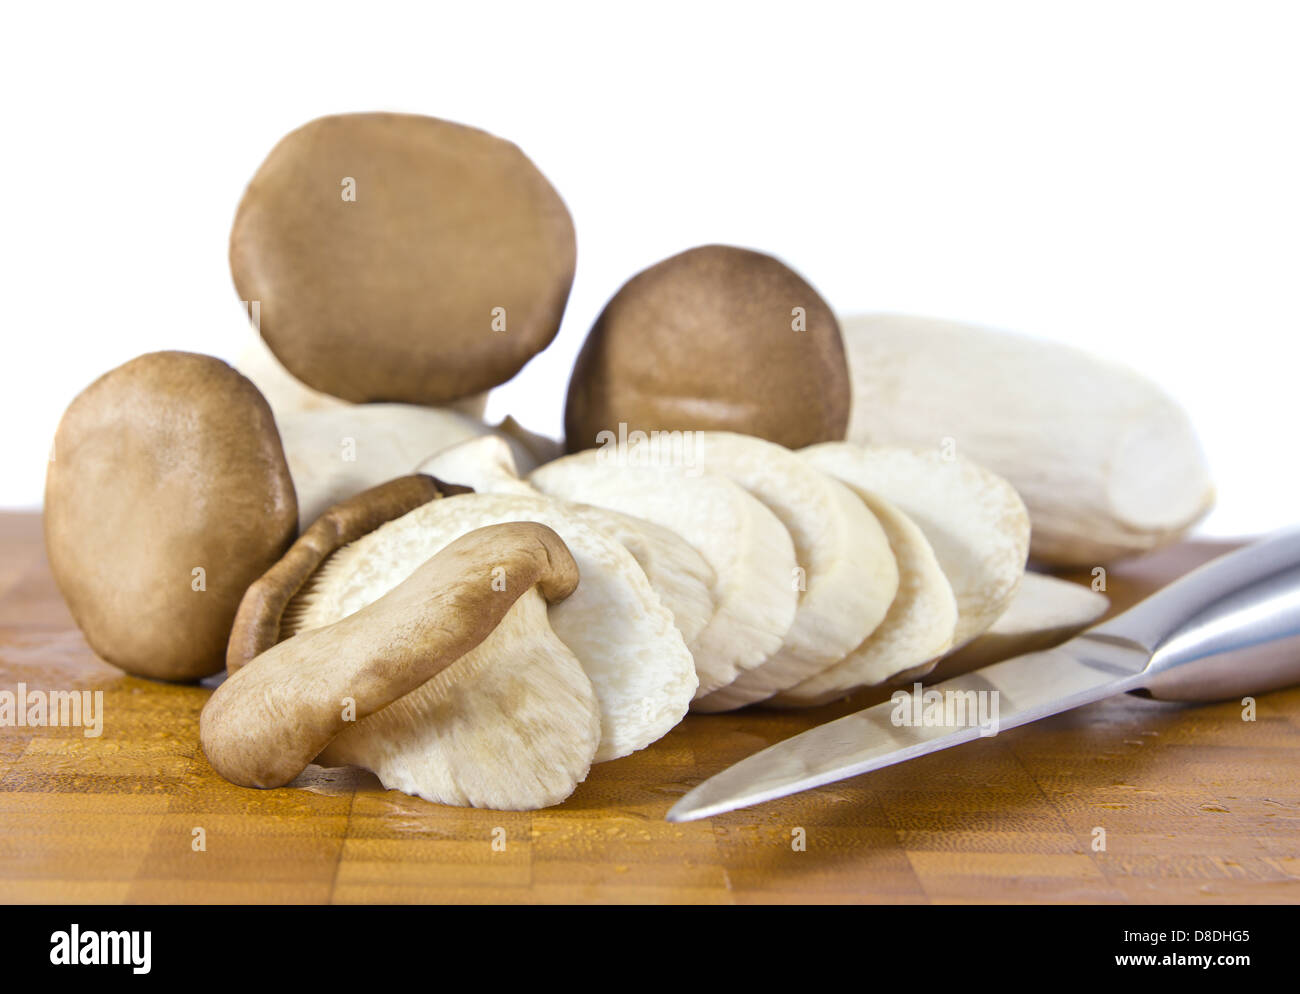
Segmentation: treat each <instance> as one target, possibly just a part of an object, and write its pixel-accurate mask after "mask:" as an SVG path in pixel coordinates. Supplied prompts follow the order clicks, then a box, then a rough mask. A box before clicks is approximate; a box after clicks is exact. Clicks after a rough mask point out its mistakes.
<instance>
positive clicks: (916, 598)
mask: <svg viewBox="0 0 1300 994" xmlns="http://www.w3.org/2000/svg"><path fill="white" fill-rule="evenodd" d="M854 490H855V492H856V493H857V494H858V496H859V497H861V498H862V500H864V501H865V502H866V504H867V506H868V507H869V508H870V509H871V512H872V514H874V515H875V516H876V520H877V521H879V522H880V524H881V527H883V528H884V529H885V534H886V535H887V536H888V537H889V547H890V548H891V549H892V550H893V552H894V558H895V559H896V560H897V562H898V595H897V596H896V597H895V598H894V603H893V604H891V605H890V607H889V613H888V614H886V615H885V620H884V621H882V622H881V623H880V626H879V627H878V628H877V629H876V630H875V631H874V632H872V633H871V634H870V635H868V636H867V638H866V640H865V641H864V642H863V643H862V644H861V645H860V646H858V647H857V648H856V649H855V650H853V652H851V653H849V655H848V656H847V657H845V658H844V659H843V660H841V661H840V662H838V663H836V664H835V665H834V666H832V667H830V668H829V669H825V670H823V671H822V672H820V673H818V674H817V675H816V676H813V677H810V678H809V679H807V680H805V681H804V682H803V683H800V684H798V685H796V686H794V687H791V688H790V689H789V690H786V691H782V692H781V693H780V694H777V695H776V696H775V697H773V698H771V699H770V701H769V702H768V703H770V704H774V705H779V706H801V707H812V706H815V705H818V704H825V703H827V702H828V701H833V700H835V699H836V698H838V697H841V696H842V695H843V694H845V693H846V692H848V691H850V690H853V689H854V688H857V687H866V686H873V685H875V684H879V683H885V682H887V681H889V680H891V679H893V678H895V677H897V676H898V675H899V674H900V673H912V674H916V673H917V672H918V671H920V672H926V671H928V670H929V669H930V666H931V665H933V664H934V662H935V661H936V660H938V658H939V657H940V656H941V655H943V653H944V652H946V651H947V649H948V647H949V646H951V645H952V638H953V634H954V632H955V631H956V627H957V598H956V597H955V596H954V595H953V592H952V585H951V584H950V583H949V582H948V580H947V578H946V577H945V576H944V575H943V570H942V569H941V568H940V566H939V560H938V558H937V557H936V556H935V554H934V549H933V548H932V547H931V546H930V543H929V541H928V540H927V539H926V537H925V534H924V532H922V531H921V529H920V528H918V527H917V525H916V523H915V522H913V521H912V519H911V518H909V517H908V516H907V515H905V514H903V512H902V511H900V510H899V509H898V508H897V507H895V506H894V505H893V504H892V503H890V502H889V501H887V500H885V499H884V498H883V497H878V496H876V495H875V494H873V493H871V492H869V491H867V490H862V489H859V488H854ZM1013 603H1014V601H1013ZM927 664H929V665H927Z"/></svg>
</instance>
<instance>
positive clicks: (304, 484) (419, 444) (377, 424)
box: [277, 404, 531, 531]
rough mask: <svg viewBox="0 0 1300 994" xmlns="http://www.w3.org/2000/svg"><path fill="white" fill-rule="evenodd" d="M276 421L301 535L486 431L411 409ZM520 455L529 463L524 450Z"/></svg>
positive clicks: (353, 410) (377, 407) (389, 407)
mask: <svg viewBox="0 0 1300 994" xmlns="http://www.w3.org/2000/svg"><path fill="white" fill-rule="evenodd" d="M277 423H278V425H279V427H280V436H281V438H283V440H284V451H285V457H286V458H287V459H288V462H289V471H290V472H291V473H292V474H293V482H294V486H295V487H296V488H297V492H298V518H299V523H300V527H301V529H302V530H304V531H305V530H306V529H307V527H308V526H309V525H310V524H311V523H312V522H313V521H315V520H316V518H317V517H319V516H320V515H321V514H322V513H324V511H325V510H326V509H327V508H329V507H331V506H333V505H334V504H337V503H338V502H339V501H341V500H345V499H347V498H348V497H351V496H353V495H354V494H358V493H361V492H362V491H363V490H367V489H369V488H370V487H374V486H378V485H379V484H381V483H385V482H387V481H388V480H391V479H393V478H394V477H397V476H402V475H403V474H406V473H409V472H410V471H411V467H412V466H414V465H416V464H417V463H418V462H419V461H420V460H422V459H424V458H426V457H427V456H428V455H429V453H431V452H437V451H439V450H440V449H444V448H447V447H448V446H451V445H455V444H457V443H458V442H463V441H465V440H466V439H470V438H477V437H479V436H481V435H490V434H491V433H492V429H491V428H490V427H488V426H487V425H485V424H483V423H482V422H481V421H478V420H476V419H474V418H471V417H469V416H468V415H466V414H461V413H459V412H457V411H450V410H446V409H443V408H436V407H417V406H414V405H412V404H346V405H342V406H334V407H326V408H320V409H317V410H309V411H287V412H283V413H280V414H279V415H278V416H277ZM518 458H520V459H521V460H526V459H527V458H528V457H527V455H526V454H525V453H524V452H523V450H522V448H521V449H520V451H519V453H518ZM525 464H526V465H531V464H529V463H526V462H525Z"/></svg>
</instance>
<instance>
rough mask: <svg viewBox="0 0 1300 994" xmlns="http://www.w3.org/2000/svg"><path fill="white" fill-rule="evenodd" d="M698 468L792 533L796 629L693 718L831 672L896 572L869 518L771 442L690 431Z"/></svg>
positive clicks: (891, 590) (890, 591)
mask: <svg viewBox="0 0 1300 994" xmlns="http://www.w3.org/2000/svg"><path fill="white" fill-rule="evenodd" d="M695 436H696V443H695V448H696V460H697V462H698V464H699V465H701V466H703V467H706V468H707V469H710V470H713V471H715V472H719V473H721V474H722V475H724V476H728V477H730V478H731V479H732V480H734V481H735V482H736V483H738V484H740V485H741V486H742V487H744V488H745V489H746V490H748V491H749V492H750V493H751V494H753V495H754V496H755V497H757V498H758V499H759V500H761V501H762V502H763V503H764V504H766V505H767V506H768V507H769V508H770V509H771V510H772V513H774V514H775V515H776V516H777V518H779V519H780V521H781V523H782V524H783V525H785V527H786V529H787V530H788V531H789V532H790V537H791V539H793V541H794V550H795V559H796V561H797V562H798V565H799V572H798V573H797V574H796V576H795V577H793V578H792V583H795V584H796V586H797V587H798V589H799V593H800V596H799V603H798V606H797V608H796V610H795V617H794V623H793V624H792V625H791V626H790V630H789V631H788V632H787V633H786V636H785V641H784V642H783V644H782V646H781V648H780V649H779V650H778V651H777V653H776V654H775V655H774V656H772V657H770V658H769V659H768V660H767V661H766V662H764V663H763V664H762V665H761V666H759V667H757V668H756V669H751V670H746V671H744V672H742V673H741V674H740V675H739V676H737V677H736V679H735V680H734V681H733V682H732V683H730V684H728V685H727V686H725V687H722V688H720V689H719V690H715V691H714V692H713V693H711V694H709V695H708V696H706V697H703V698H701V699H700V700H699V701H697V702H696V703H695V705H694V708H695V709H696V710H699V711H725V710H728V709H731V708H738V707H742V706H744V705H746V704H751V703H753V702H755V701H760V700H764V699H765V698H768V697H771V696H772V695H773V694H774V693H777V692H778V691H781V690H787V689H789V688H790V687H793V686H795V685H796V684H799V683H801V682H802V681H803V680H806V679H807V678H808V677H810V676H813V675H815V674H817V673H820V672H821V671H822V670H824V669H826V668H828V667H830V666H833V665H835V664H836V663H838V662H839V661H840V660H841V659H843V658H844V657H845V656H847V655H848V654H849V653H850V652H852V651H853V650H854V649H856V648H857V647H858V646H859V645H861V644H862V641H863V640H864V639H865V638H866V637H867V636H868V635H869V634H871V632H873V631H875V629H876V626H877V625H879V624H880V623H881V622H882V621H883V620H884V618H885V614H886V612H887V611H888V610H889V605H890V604H891V603H893V600H894V595H895V594H896V593H897V592H898V565H897V564H896V563H895V562H894V555H893V553H892V552H891V551H890V549H889V540H888V539H887V538H886V537H885V532H884V529H883V528H881V527H880V522H878V521H877V520H876V519H875V517H874V516H873V515H872V513H871V512H870V511H869V510H868V509H867V505H866V504H864V503H863V502H862V501H861V500H860V499H859V498H858V497H857V495H855V494H854V493H853V491H851V490H849V489H848V487H846V486H844V485H843V484H842V483H840V482H839V481H838V480H835V479H832V478H831V477H830V476H827V475H826V474H825V473H821V472H818V471H817V470H816V469H815V468H814V467H812V466H810V465H809V463H808V462H806V461H805V460H803V459H801V458H800V457H799V456H798V455H796V454H795V453H793V452H791V451H790V450H789V449H787V448H785V447H783V446H780V445H777V444H776V443H775V442H768V441H764V440H763V439H760V438H753V437H751V436H748V435H736V434H732V433H730V432H711V431H705V432H696V433H695Z"/></svg>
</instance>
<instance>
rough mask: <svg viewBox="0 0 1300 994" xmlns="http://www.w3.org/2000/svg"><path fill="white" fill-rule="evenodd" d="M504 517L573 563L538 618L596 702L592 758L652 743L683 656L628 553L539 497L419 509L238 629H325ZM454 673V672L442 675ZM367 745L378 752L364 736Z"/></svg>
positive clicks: (685, 670) (682, 676)
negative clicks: (278, 610) (574, 576)
mask: <svg viewBox="0 0 1300 994" xmlns="http://www.w3.org/2000/svg"><path fill="white" fill-rule="evenodd" d="M511 521H536V522H539V523H542V524H546V525H548V526H550V527H551V528H554V529H555V531H557V532H558V533H559V534H560V536H561V537H562V538H563V539H564V542H565V544H566V546H567V547H568V548H569V550H570V551H571V552H572V554H573V557H574V559H575V560H576V561H577V563H578V567H579V569H580V570H581V573H582V583H581V584H580V585H579V587H578V590H577V591H576V592H575V593H574V594H573V595H572V596H571V597H569V598H567V599H566V600H565V601H564V602H563V603H562V604H556V605H554V606H553V607H552V608H551V610H550V621H551V626H552V628H554V630H555V633H556V634H557V635H558V636H559V637H560V639H561V640H562V641H563V642H564V643H565V644H566V645H567V646H569V648H570V649H572V650H573V652H574V654H575V655H576V656H577V657H578V659H579V660H580V661H581V663H582V666H583V669H584V670H585V671H586V673H587V675H588V676H589V677H590V679H591V681H592V685H593V686H594V688H595V691H596V696H597V699H598V701H599V702H600V708H601V744H600V749H599V751H598V753H597V760H598V761H604V760H608V759H617V758H618V757H619V756H624V755H627V754H628V753H630V752H634V751H636V750H637V749H641V748H643V747H645V746H646V745H649V744H650V743H651V742H653V741H655V740H656V739H658V738H660V737H661V736H662V735H664V734H665V733H666V732H667V731H668V730H669V729H671V728H672V727H673V726H675V725H676V724H677V723H678V722H679V721H680V720H681V718H682V716H683V715H684V714H685V713H686V709H687V706H688V705H689V703H690V700H691V697H692V695H693V694H694V693H695V688H696V686H697V685H698V683H697V680H696V677H695V668H694V662H693V660H692V659H691V655H690V652H689V650H688V649H687V648H686V644H685V642H684V641H683V640H682V636H681V633H680V632H679V631H678V629H677V627H676V626H675V625H674V624H673V619H672V616H671V614H669V612H668V610H667V609H666V608H665V607H664V606H663V604H662V603H661V602H660V600H659V597H658V596H657V595H656V594H655V592H654V591H653V590H652V589H651V587H650V584H649V582H648V581H647V580H646V577H645V573H644V572H643V571H642V570H641V568H640V567H639V566H638V565H637V564H636V560H635V559H633V558H632V555H631V553H630V552H628V551H627V549H625V548H624V547H623V546H622V545H620V544H619V543H618V542H616V541H614V540H613V539H611V538H609V537H608V536H606V535H603V534H601V533H600V532H599V531H597V530H596V529H594V528H592V527H591V526H590V525H589V524H587V523H586V522H585V521H584V520H583V519H582V518H580V517H579V516H576V515H574V514H573V513H571V511H570V510H569V509H568V508H567V507H566V506H565V505H563V504H561V503H559V502H556V501H552V500H550V499H548V498H544V497H540V496H539V497H526V496H523V495H516V494H464V495H459V496H454V497H448V498H445V499H443V500H437V501H432V502H430V503H426V504H423V505H421V506H420V507H417V508H416V509H415V510H413V511H410V512H409V513H407V514H405V515H403V516H402V517H400V518H397V519H395V520H393V521H390V522H388V523H387V524H384V525H381V526H380V527H379V528H377V529H376V530H374V531H372V532H370V533H369V534H368V535H366V536H364V537H363V538H360V539H358V540H357V541H355V542H353V543H351V544H350V545H348V546H346V547H344V548H342V549H340V550H339V551H337V552H335V553H333V554H332V555H330V556H329V557H328V558H327V559H326V560H325V561H324V563H323V564H322V565H321V566H320V568H319V569H317V570H315V571H314V573H313V574H312V575H311V577H310V578H309V579H308V581H307V582H306V583H302V584H297V586H298V587H299V588H300V592H299V593H298V594H297V595H296V596H295V597H294V598H293V599H292V600H291V602H290V603H289V605H288V606H287V607H286V608H285V609H284V612H283V618H282V622H279V623H275V624H272V623H271V622H269V621H259V622H250V623H249V624H250V627H251V628H254V629H257V630H262V631H266V632H269V631H271V630H272V629H273V628H274V629H278V630H279V636H280V637H284V636H287V635H291V634H295V633H296V632H298V631H310V630H313V629H316V628H321V627H324V626H326V625H330V624H333V623H334V622H336V621H339V620H340V619H342V618H346V617H347V616H348V615H350V614H353V613H355V612H356V611H358V610H360V609H361V608H362V607H364V606H365V605H367V604H369V603H372V602H373V601H375V600H377V599H378V598H380V597H382V596H383V595H384V594H385V593H386V592H387V591H388V590H390V589H392V588H393V587H394V586H396V585H397V584H399V583H400V582H401V581H402V580H404V579H405V578H406V577H407V576H409V575H410V574H411V572H412V571H413V570H414V569H415V568H416V567H418V566H419V565H420V564H421V563H423V562H424V561H425V560H426V559H428V558H429V557H430V556H433V555H434V554H436V553H437V552H438V551H439V550H440V549H442V548H444V547H445V546H446V545H448V544H450V543H451V542H452V541H454V540H455V539H457V538H458V537H460V536H461V535H463V534H465V533H467V532H469V531H472V530H474V529H476V528H482V527H485V526H487V525H491V524H500V523H506V522H511ZM506 582H508V578H506ZM274 601H275V599H274V598H263V599H262V600H261V601H260V602H259V603H263V604H268V603H274ZM457 680H459V677H458V676H457V675H456V674H455V673H452V674H450V675H449V677H448V681H457ZM445 689H446V688H443V690H444V691H445ZM427 692H430V693H432V692H433V688H431V689H430V690H429V691H427ZM467 692H468V691H467ZM368 748H373V749H376V750H381V751H382V749H384V748H387V747H386V746H383V744H382V743H378V742H375V743H371V745H370V746H369V747H368ZM328 758H329V757H322V759H323V760H328ZM367 765H368V764H367Z"/></svg>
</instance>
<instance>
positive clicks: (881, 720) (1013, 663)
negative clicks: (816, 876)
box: [668, 635, 1148, 821]
mask: <svg viewBox="0 0 1300 994" xmlns="http://www.w3.org/2000/svg"><path fill="white" fill-rule="evenodd" d="M1147 659H1148V653H1147V652H1146V650H1144V649H1143V648H1142V647H1141V646H1137V645H1131V644H1125V643H1122V642H1108V641H1103V640H1100V639H1094V638H1089V637H1088V636H1086V635H1084V636H1079V637H1077V638H1075V639H1074V640H1072V641H1071V642H1069V643H1067V644H1066V645H1064V646H1058V647H1057V648H1055V649H1049V650H1047V651H1046V652H1033V653H1029V654H1028V655H1025V656H1018V657H1016V658H1015V659H1009V660H1006V661H1005V662H1001V663H994V664H993V665H991V666H986V667H985V668H984V669H982V670H976V671H975V672H973V673H966V674H963V675H962V676H958V677H953V678H952V679H951V680H945V681H944V682H943V683H937V684H934V685H932V686H929V687H926V688H924V689H921V687H920V685H919V684H915V685H913V687H912V688H911V689H910V690H907V689H900V690H899V691H898V692H897V693H896V694H895V695H894V699H891V700H889V701H885V702H883V703H881V704H877V705H875V706H873V707H869V708H866V709H865V710H863V711H859V712H857V713H856V714H850V715H846V716H845V717H843V718H839V719H837V720H835V721H831V722H827V723H826V724H824V725H819V726H817V727H816V728H812V729H809V730H808V731H806V732H802V733H801V734H799V735H796V736H794V737H793V738H790V739H786V740H785V741H783V742H778V743H777V744H776V745H773V746H769V747H768V748H766V749H764V750H763V751H761V752H758V753H755V754H754V755H753V756H750V757H749V758H748V759H743V760H741V761H740V762H739V763H736V764H735V765H734V766H731V767H729V768H728V769H726V770H724V771H723V772H721V773H719V774H718V775H717V776H715V777H712V778H710V779H709V780H706V781H705V782H704V783H702V784H700V785H699V786H698V787H696V788H695V789H694V790H692V791H690V793H688V794H687V795H686V796H685V797H683V798H682V799H681V800H680V801H678V802H677V803H676V804H675V805H673V807H672V809H671V810H670V811H669V812H668V820H669V821H693V820H695V819H697V818H709V817H712V816H713V815H717V814H722V813H723V812H725V811H732V810H734V809H736V808H743V807H748V806H750V805H752V804H760V803H762V802H763V801H771V800H775V799H776V798H778V797H784V796H786V795H787V794H794V793H798V792H799V791H803V790H810V789H812V788H813V787H820V786H822V785H824V784H828V783H833V782H835V781H836V780H843V779H846V778H848V777H854V776H858V775H860V774H863V773H869V772H871V771H872V770H878V769H880V768H882V767H885V766H892V765H893V764H894V763H901V762H903V761H904V760H908V759H914V758H915V757H917V756H924V755H925V754H926V753H931V752H938V751H939V750H940V749H948V748H950V747H952V746H955V745H961V744H963V743H965V742H973V741H975V740H976V739H979V738H983V737H987V736H990V735H995V734H997V733H998V732H999V731H1002V730H1004V729H1007V728H1014V727H1015V726H1017V725H1024V724H1027V723H1028V722H1031V721H1037V720H1038V719H1039V718H1045V717H1047V716H1048V715H1053V714H1057V713H1059V712H1061V711H1067V710H1070V709H1071V708H1076V707H1079V706H1081V705H1084V704H1090V703H1092V702H1093V701H1099V700H1101V699H1102V698H1105V697H1110V696H1111V695H1112V694H1119V693H1123V692H1124V691H1125V690H1129V689H1132V687H1133V686H1136V684H1137V682H1138V681H1139V679H1140V676H1141V673H1142V671H1143V669H1144V668H1145V667H1146V664H1147Z"/></svg>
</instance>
